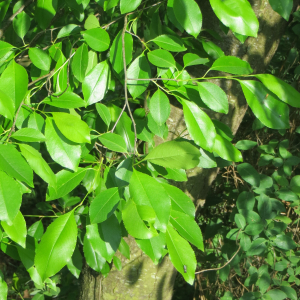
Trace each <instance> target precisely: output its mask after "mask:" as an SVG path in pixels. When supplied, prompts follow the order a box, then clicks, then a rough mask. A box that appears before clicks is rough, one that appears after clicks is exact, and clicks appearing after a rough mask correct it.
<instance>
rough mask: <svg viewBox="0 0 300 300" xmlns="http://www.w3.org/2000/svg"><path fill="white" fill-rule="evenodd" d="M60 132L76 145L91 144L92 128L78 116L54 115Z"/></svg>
mask: <svg viewBox="0 0 300 300" xmlns="http://www.w3.org/2000/svg"><path fill="white" fill-rule="evenodd" d="M52 115H53V119H54V121H55V124H56V126H57V127H58V129H59V130H60V132H61V133H62V134H63V135H64V136H65V137H66V138H67V139H69V140H70V141H72V142H74V143H79V144H80V143H91V137H90V128H89V127H88V125H87V124H86V123H85V122H83V121H81V120H80V119H79V118H78V117H77V116H73V115H71V114H67V113H61V112H56V113H52Z"/></svg>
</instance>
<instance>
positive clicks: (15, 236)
mask: <svg viewBox="0 0 300 300" xmlns="http://www.w3.org/2000/svg"><path fill="white" fill-rule="evenodd" d="M1 226H2V227H3V229H4V231H5V233H6V234H7V235H8V237H9V238H10V239H11V240H13V241H14V242H16V243H17V244H19V245H20V246H22V247H23V248H25V245H26V244H25V243H26V234H27V230H26V223H25V219H24V217H23V215H22V214H21V212H20V211H18V212H17V215H16V217H15V218H14V219H13V222H12V223H11V224H8V223H7V222H5V221H1Z"/></svg>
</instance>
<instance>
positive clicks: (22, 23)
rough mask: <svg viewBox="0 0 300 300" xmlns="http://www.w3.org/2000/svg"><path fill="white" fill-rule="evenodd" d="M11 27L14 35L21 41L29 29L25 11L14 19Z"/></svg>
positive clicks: (28, 19)
mask: <svg viewBox="0 0 300 300" xmlns="http://www.w3.org/2000/svg"><path fill="white" fill-rule="evenodd" d="M13 27H14V30H15V32H16V34H17V35H18V36H19V37H20V38H21V39H23V38H24V36H25V35H26V33H27V32H28V30H29V27H30V18H29V16H28V15H27V14H26V13H25V11H22V12H21V13H19V14H18V15H17V16H16V17H15V18H14V20H13Z"/></svg>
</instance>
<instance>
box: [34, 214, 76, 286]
mask: <svg viewBox="0 0 300 300" xmlns="http://www.w3.org/2000/svg"><path fill="white" fill-rule="evenodd" d="M76 240H77V225H76V222H75V218H74V211H71V212H69V213H67V214H64V215H62V216H60V217H58V218H57V219H56V220H55V221H54V222H53V223H51V224H50V225H49V226H48V228H47V231H46V232H45V234H44V235H43V236H42V239H41V242H40V244H39V246H38V247H37V250H36V256H35V260H34V263H35V266H36V269H37V271H38V273H39V274H40V276H41V278H42V280H43V281H45V279H47V278H48V277H51V276H53V275H55V274H56V273H57V272H59V271H60V270H61V269H62V268H63V267H64V266H65V265H66V264H67V263H68V261H69V260H70V259H71V257H72V254H73V252H74V249H75V246H76Z"/></svg>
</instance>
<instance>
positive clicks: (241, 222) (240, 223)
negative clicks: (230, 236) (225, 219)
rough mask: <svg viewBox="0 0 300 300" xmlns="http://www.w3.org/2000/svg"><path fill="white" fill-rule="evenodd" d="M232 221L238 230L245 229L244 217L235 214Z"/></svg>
mask: <svg viewBox="0 0 300 300" xmlns="http://www.w3.org/2000/svg"><path fill="white" fill-rule="evenodd" d="M234 221H235V223H236V225H237V227H238V228H240V229H244V228H245V226H246V219H245V217H244V216H243V215H241V214H236V215H235V216H234Z"/></svg>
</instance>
